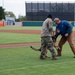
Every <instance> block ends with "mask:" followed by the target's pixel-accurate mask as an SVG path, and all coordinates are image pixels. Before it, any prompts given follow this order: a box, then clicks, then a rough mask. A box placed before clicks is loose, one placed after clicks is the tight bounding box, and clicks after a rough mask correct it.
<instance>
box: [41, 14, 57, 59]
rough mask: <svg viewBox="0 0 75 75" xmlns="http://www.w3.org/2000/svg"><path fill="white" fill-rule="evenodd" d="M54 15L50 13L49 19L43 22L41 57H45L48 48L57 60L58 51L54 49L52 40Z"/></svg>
mask: <svg viewBox="0 0 75 75" xmlns="http://www.w3.org/2000/svg"><path fill="white" fill-rule="evenodd" d="M52 32H53V28H52V15H51V14H49V15H48V16H47V19H46V20H45V21H44V22H43V26H42V30H41V55H40V59H45V58H46V57H45V55H46V52H47V51H46V49H48V50H49V51H50V52H51V55H52V59H53V60H57V58H56V53H55V51H54V46H53V41H52Z"/></svg>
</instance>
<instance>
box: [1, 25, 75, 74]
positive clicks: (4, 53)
mask: <svg viewBox="0 0 75 75" xmlns="http://www.w3.org/2000/svg"><path fill="white" fill-rule="evenodd" d="M54 29H55V27H54ZM73 31H74V32H73V42H74V45H75V27H73ZM40 32H41V27H15V26H5V27H0V75H75V58H73V53H72V51H71V49H70V47H69V44H68V43H66V44H65V45H64V46H63V51H62V56H61V57H58V60H56V61H54V60H51V58H47V59H46V60H40V59H39V56H40V52H37V51H33V50H32V49H31V48H30V47H29V46H30V45H32V46H34V47H35V48H39V47H40V40H41V39H40ZM59 39H60V37H59V38H58V41H59ZM48 56H51V54H50V52H48Z"/></svg>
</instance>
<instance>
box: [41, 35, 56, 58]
mask: <svg viewBox="0 0 75 75" xmlns="http://www.w3.org/2000/svg"><path fill="white" fill-rule="evenodd" d="M47 49H48V50H49V51H50V52H51V55H52V56H54V57H55V56H56V53H55V51H54V46H53V41H52V37H49V36H45V37H41V56H44V55H46V52H47V51H46V50H47Z"/></svg>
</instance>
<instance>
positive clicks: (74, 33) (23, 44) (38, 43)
mask: <svg viewBox="0 0 75 75" xmlns="http://www.w3.org/2000/svg"><path fill="white" fill-rule="evenodd" d="M0 32H8V33H22V34H40V33H41V31H40V30H0ZM74 37H75V31H74V32H73V38H74ZM74 42H75V41H74ZM30 45H32V46H39V45H40V42H35V43H34V42H30V43H16V44H0V48H14V47H26V46H30Z"/></svg>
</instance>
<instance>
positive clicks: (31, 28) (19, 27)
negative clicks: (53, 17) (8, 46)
mask: <svg viewBox="0 0 75 75" xmlns="http://www.w3.org/2000/svg"><path fill="white" fill-rule="evenodd" d="M0 30H41V26H35V27H34V26H32V27H31V26H22V27H21V26H4V27H0Z"/></svg>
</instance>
